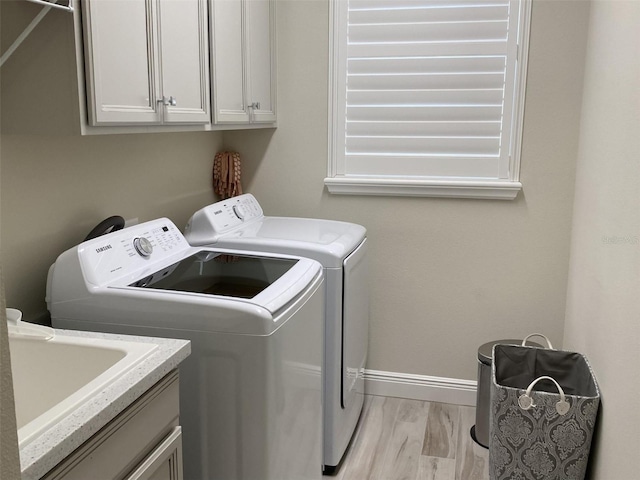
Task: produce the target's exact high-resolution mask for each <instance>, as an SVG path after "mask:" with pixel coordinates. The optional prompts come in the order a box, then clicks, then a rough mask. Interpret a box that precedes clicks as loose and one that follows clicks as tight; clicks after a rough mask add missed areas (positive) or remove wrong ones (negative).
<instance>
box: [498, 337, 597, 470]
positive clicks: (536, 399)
mask: <svg viewBox="0 0 640 480" xmlns="http://www.w3.org/2000/svg"><path fill="white" fill-rule="evenodd" d="M599 404H600V391H599V389H598V384H597V383H596V379H595V376H594V374H593V371H592V370H591V367H590V365H589V363H588V362H587V359H586V358H585V357H584V355H581V354H579V353H575V352H566V351H560V350H551V349H544V348H535V347H525V346H513V345H495V346H494V348H493V366H492V371H491V412H490V419H489V422H490V427H491V433H490V439H489V476H490V478H491V480H502V479H523V480H524V479H532V480H542V479H544V480H576V479H584V477H585V472H586V468H587V462H588V459H589V450H590V447H591V437H592V435H593V429H594V426H595V422H596V415H597V412H598V407H599Z"/></svg>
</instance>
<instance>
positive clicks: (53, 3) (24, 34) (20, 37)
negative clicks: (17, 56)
mask: <svg viewBox="0 0 640 480" xmlns="http://www.w3.org/2000/svg"><path fill="white" fill-rule="evenodd" d="M27 1H28V2H31V3H37V4H38V5H43V6H44V7H43V8H42V10H40V13H38V15H36V16H35V18H34V19H33V20H31V23H30V24H29V25H27V27H26V28H25V29H24V31H23V32H22V33H21V34H20V35H18V38H16V40H15V41H14V42H13V43H12V44H11V46H10V47H9V48H7V51H6V52H4V54H3V55H2V57H0V68H1V67H2V65H4V62H6V61H7V60H9V57H10V56H11V55H12V54H13V52H15V51H16V50H17V49H18V47H19V46H20V45H21V44H22V42H24V41H25V39H26V38H27V37H28V36H29V34H30V33H31V32H32V31H33V30H34V29H35V28H36V27H37V26H38V24H39V23H40V22H41V21H42V19H43V18H44V16H45V15H46V14H47V13H49V11H50V10H51V9H52V8H58V9H61V10H64V11H66V12H69V13H72V12H73V0H68V2H69V3H68V4H67V5H58V4H57V3H56V2H57V1H58V0H52V1H51V2H48V1H46V0H27Z"/></svg>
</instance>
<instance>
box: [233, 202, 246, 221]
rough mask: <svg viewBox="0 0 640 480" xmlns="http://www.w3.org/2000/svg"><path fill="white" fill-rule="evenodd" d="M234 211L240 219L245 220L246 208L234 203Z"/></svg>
mask: <svg viewBox="0 0 640 480" xmlns="http://www.w3.org/2000/svg"><path fill="white" fill-rule="evenodd" d="M233 213H235V214H236V217H238V218H239V219H240V220H244V216H245V211H244V208H242V206H240V205H234V206H233Z"/></svg>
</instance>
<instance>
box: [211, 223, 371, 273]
mask: <svg viewBox="0 0 640 480" xmlns="http://www.w3.org/2000/svg"><path fill="white" fill-rule="evenodd" d="M365 235H366V229H365V228H364V227H363V226H361V225H356V224H354V223H347V222H340V221H336V220H321V219H311V218H294V217H264V218H262V219H260V220H258V221H255V222H251V223H248V224H245V225H243V226H241V227H240V228H237V229H235V230H233V231H232V232H229V233H227V234H226V235H221V236H220V237H218V239H217V241H216V242H215V246H216V247H220V248H239V249H247V250H253V251H261V252H271V253H286V254H288V255H298V256H301V257H306V258H312V259H313V260H317V261H318V262H320V263H321V264H322V265H323V266H324V267H330V268H331V267H333V268H339V267H342V261H343V260H344V258H345V257H347V255H349V254H350V253H351V252H352V251H353V250H355V249H356V247H357V246H358V245H360V243H362V241H363V240H364V238H365Z"/></svg>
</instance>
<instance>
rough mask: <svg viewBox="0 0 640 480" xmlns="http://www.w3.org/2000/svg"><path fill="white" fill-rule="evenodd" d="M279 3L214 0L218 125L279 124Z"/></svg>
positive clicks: (214, 83) (213, 57)
mask: <svg viewBox="0 0 640 480" xmlns="http://www.w3.org/2000/svg"><path fill="white" fill-rule="evenodd" d="M275 4H276V1H275V0H210V3H209V8H210V15H211V23H210V24H211V32H210V39H211V63H212V78H213V81H212V92H213V94H212V96H213V110H214V122H215V123H216V124H225V123H238V124H243V123H244V124H246V123H275V121H276V58H275V51H276V38H275Z"/></svg>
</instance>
